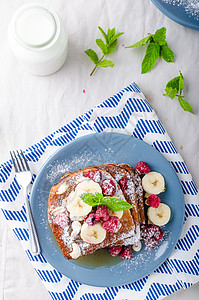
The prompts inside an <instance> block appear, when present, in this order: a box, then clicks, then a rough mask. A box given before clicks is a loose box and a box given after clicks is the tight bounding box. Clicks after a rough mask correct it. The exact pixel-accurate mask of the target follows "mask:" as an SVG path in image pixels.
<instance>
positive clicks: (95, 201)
mask: <svg viewBox="0 0 199 300" xmlns="http://www.w3.org/2000/svg"><path fill="white" fill-rule="evenodd" d="M80 198H81V199H82V200H83V201H84V203H86V204H88V205H90V206H93V207H94V206H97V205H100V204H102V199H103V195H102V194H100V193H95V194H92V193H83V194H81V195H80Z"/></svg>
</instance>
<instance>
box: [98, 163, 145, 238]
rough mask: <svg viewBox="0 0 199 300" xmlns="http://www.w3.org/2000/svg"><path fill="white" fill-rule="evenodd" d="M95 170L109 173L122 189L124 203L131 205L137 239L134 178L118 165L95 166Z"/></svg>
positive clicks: (137, 227)
mask: <svg viewBox="0 0 199 300" xmlns="http://www.w3.org/2000/svg"><path fill="white" fill-rule="evenodd" d="M96 168H99V169H101V170H105V171H107V172H109V173H110V174H111V175H112V176H113V177H114V179H115V180H116V181H117V183H118V184H119V185H120V187H121V188H122V190H123V194H124V197H125V199H126V201H127V202H129V203H130V204H131V205H132V208H131V214H132V217H133V220H134V223H135V226H136V232H137V234H138V236H137V238H138V239H139V233H140V215H139V209H138V200H137V195H136V190H135V182H134V178H132V176H131V174H130V172H129V171H128V170H126V169H125V168H123V167H122V166H120V164H116V163H108V164H102V165H97V166H96Z"/></svg>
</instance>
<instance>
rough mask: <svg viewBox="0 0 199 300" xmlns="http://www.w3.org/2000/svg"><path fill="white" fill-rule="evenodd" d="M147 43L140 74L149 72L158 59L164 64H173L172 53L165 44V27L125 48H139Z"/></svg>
mask: <svg viewBox="0 0 199 300" xmlns="http://www.w3.org/2000/svg"><path fill="white" fill-rule="evenodd" d="M147 43H149V44H148V46H147V49H146V54H145V56H144V59H143V61H142V66H141V73H142V74H145V73H147V72H149V71H150V70H151V69H152V68H153V67H154V65H155V62H156V60H157V59H158V58H159V57H162V58H163V59H164V60H165V61H166V62H174V53H173V51H172V50H171V49H170V48H169V46H168V44H167V42H166V28H165V27H162V28H160V29H158V30H157V31H156V32H155V34H153V35H152V34H149V36H147V37H145V38H143V39H142V40H141V41H139V42H137V43H135V44H133V45H131V46H128V47H125V48H135V47H140V46H144V45H146V44H147Z"/></svg>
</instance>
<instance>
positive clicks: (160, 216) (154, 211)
mask: <svg viewBox="0 0 199 300" xmlns="http://www.w3.org/2000/svg"><path fill="white" fill-rule="evenodd" d="M147 215H148V218H149V220H150V221H151V222H152V223H153V224H154V225H158V226H163V225H165V224H167V223H168V222H169V220H170V217H171V209H170V207H169V206H168V205H166V204H164V203H160V204H159V206H158V207H157V208H154V207H149V208H148V210H147Z"/></svg>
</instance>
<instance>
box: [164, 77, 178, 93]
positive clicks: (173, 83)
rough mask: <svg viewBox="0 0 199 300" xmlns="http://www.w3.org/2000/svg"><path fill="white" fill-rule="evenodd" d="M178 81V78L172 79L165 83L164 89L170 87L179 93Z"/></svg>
mask: <svg viewBox="0 0 199 300" xmlns="http://www.w3.org/2000/svg"><path fill="white" fill-rule="evenodd" d="M179 80H180V76H177V77H174V78H173V79H171V80H170V81H169V82H168V83H167V85H166V87H171V88H172V89H176V90H177V92H178V91H179Z"/></svg>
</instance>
